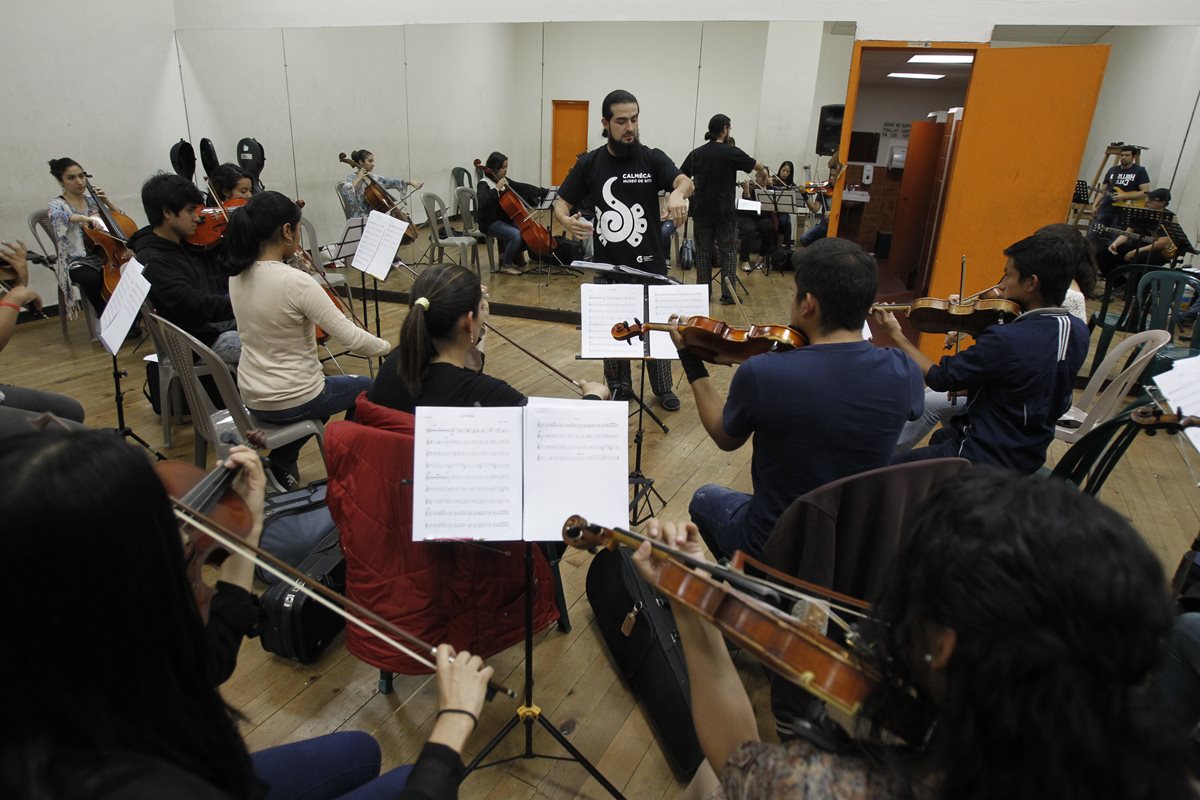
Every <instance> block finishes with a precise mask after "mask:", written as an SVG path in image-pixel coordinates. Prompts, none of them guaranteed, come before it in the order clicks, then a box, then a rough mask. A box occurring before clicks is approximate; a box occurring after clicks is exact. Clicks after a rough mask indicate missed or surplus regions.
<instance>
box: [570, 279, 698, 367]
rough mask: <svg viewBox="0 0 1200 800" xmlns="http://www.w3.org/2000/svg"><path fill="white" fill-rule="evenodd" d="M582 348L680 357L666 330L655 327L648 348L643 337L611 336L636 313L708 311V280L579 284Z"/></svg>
mask: <svg viewBox="0 0 1200 800" xmlns="http://www.w3.org/2000/svg"><path fill="white" fill-rule="evenodd" d="M579 309H580V323H581V324H580V334H581V336H582V341H581V342H580V346H579V354H580V356H582V357H583V358H643V357H644V356H649V357H650V358H660V359H668V358H679V351H678V350H676V349H675V345H674V344H672V343H671V334H669V333H667V332H666V331H651V332H650V341H649V351H647V350H646V343H645V342H643V341H642V340H641V339H636V338H635V339H631V340H629V341H625V342H623V341H620V340H618V339H614V338H613V336H612V328H613V325H616V324H617V323H618V322H627V323H629V324H630V325H632V324H633V321H634V320H635V319H636V320H638V321H640V322H666V321H667V320H668V319H669V318H670V317H671V315H672V314H676V315H678V316H680V317H697V316H699V317H707V316H708V310H709V305H708V284H704V285H699V286H698V285H696V284H692V283H689V284H686V285H678V286H642V285H641V284H636V283H610V284H601V283H584V284H581V285H580V286H579Z"/></svg>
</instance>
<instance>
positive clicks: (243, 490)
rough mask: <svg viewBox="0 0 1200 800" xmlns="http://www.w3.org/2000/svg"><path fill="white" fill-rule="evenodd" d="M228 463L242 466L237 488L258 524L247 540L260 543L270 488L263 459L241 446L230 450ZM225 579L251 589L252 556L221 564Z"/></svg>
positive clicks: (234, 484) (235, 558) (226, 462)
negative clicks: (266, 500) (267, 494)
mask: <svg viewBox="0 0 1200 800" xmlns="http://www.w3.org/2000/svg"><path fill="white" fill-rule="evenodd" d="M225 464H226V466H231V467H232V466H237V467H241V469H240V471H239V472H238V475H237V478H236V479H235V480H234V482H233V489H234V491H235V492H237V493H238V494H239V495H241V498H242V499H243V500H245V501H246V505H247V506H248V507H249V508H250V512H251V514H253V516H254V524H253V525H252V526H251V528H250V532H249V533H248V534H246V542H247V543H248V544H252V545H255V546H257V545H258V542H259V539H260V538H261V537H262V529H263V506H264V504H265V496H266V489H267V478H266V475H265V474H264V472H263V465H262V459H260V458H259V457H258V453H256V452H255V451H254V450H252V449H250V448H249V447H246V446H245V445H237V446H235V447H233V448H231V449H230V451H229V458H227V459H226V460H225ZM221 580H223V581H225V582H226V583H232V584H234V585H235V586H241V587H242V588H243V589H247V590H249V589H250V586H251V584H252V583H253V580H254V564H253V563H252V562H251V561H249V560H248V559H245V558H239V557H237V556H231V557H230V558H228V559H226V561H225V563H224V564H222V565H221Z"/></svg>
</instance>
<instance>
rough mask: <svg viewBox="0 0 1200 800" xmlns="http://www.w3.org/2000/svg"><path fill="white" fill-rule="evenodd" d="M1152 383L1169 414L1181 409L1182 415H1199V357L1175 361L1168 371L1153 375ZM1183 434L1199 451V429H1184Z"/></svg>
mask: <svg viewBox="0 0 1200 800" xmlns="http://www.w3.org/2000/svg"><path fill="white" fill-rule="evenodd" d="M1154 383H1155V385H1157V386H1158V389H1159V391H1161V392H1162V394H1163V399H1164V400H1165V401H1166V402H1167V405H1169V406H1170V409H1169V410H1170V411H1171V413H1174V412H1175V411H1176V410H1177V409H1182V410H1183V413H1184V415H1196V414H1200V357H1192V358H1184V359H1181V360H1179V361H1176V362H1175V365H1174V366H1173V367H1172V368H1171V369H1170V370H1168V371H1167V372H1164V373H1162V374H1160V375H1155V376H1154ZM1183 433H1184V435H1185V436H1187V438H1188V441H1189V442H1191V443H1192V447H1195V448H1196V449H1197V450H1200V429H1198V428H1185V429H1184V431H1183Z"/></svg>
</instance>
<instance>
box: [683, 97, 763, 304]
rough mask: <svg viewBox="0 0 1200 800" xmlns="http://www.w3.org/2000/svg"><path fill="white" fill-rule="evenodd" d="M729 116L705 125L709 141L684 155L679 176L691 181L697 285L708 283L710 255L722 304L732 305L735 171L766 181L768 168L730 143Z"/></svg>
mask: <svg viewBox="0 0 1200 800" xmlns="http://www.w3.org/2000/svg"><path fill="white" fill-rule="evenodd" d="M731 127H732V126H731V123H730V120H729V117H727V116H725V115H724V114H715V115H713V118H712V119H710V120H709V121H708V132H707V133H705V134H704V138H705V139H707V140H708V143H707V144H703V145H701V146H699V147H697V148H696V149H695V150H693V151H692V152H691V153H689V154H688V157H687V158H685V159H684V160H683V165H682V166H681V167H680V169H681V170H682V172H683V174H684V175H688V176H690V177H692V178H693V179H695V182H696V196H695V198H694V201H693V204H692V210H691V211H692V228H693V230H695V232H696V283H708V282H709V281H710V280H712V268H713V261H714V259H713V253H714V250H715V251H716V254H717V257H716V263H717V264H719V265H720V266H721V304H722V305H729V304H731V303H733V297H732V296H731V294H730V292H731V291H732V286H733V281H734V277H735V269H736V267H737V259H736V257H735V255H734V248H735V247H736V241H737V217H736V211H735V203H734V196H735V192H736V187H737V182H736V181H737V173H738V172H739V171H741V172H750V171H751V170H753V171H754V172H756V173H758V175H759V176H760V177H761V178H763V179H764V180H765V178H766V174H767V169H766V167H764V166H763V165H762V163H760V162H759V161H756V160H755V159H754V156H751V155H748V154H747V153H746V152H745V151H743V150H741V149H740V148H739V147H737V146H736V145H734V144H733V142H732V140H730V138H729V131H730V129H731Z"/></svg>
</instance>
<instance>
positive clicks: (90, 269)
mask: <svg viewBox="0 0 1200 800" xmlns="http://www.w3.org/2000/svg"><path fill="white" fill-rule="evenodd" d="M67 271H68V272H70V274H71V280H73V281H74V282H75V283H77V284H79V290H80V291H81V292H83V296H84V298H85V299H86V300H87V301H88V302H89V303H91V304H92V308H93V309H94V310H95V312H96V316H97V317H99V316H100V315H101V314H102V313H104V306H105V305H106V303H105V302H104V298H103V297H101V295H100V290H101V288H102V287H103V286H104V278H103V276H102V275H101V271H100V266H99V265H98V264H97V263H96V262H95V260H94V259H92V258H86V259H81V260H77V261H73V262H72V263H71V266H70V267H68V268H67ZM60 311H61V310H60Z"/></svg>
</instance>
